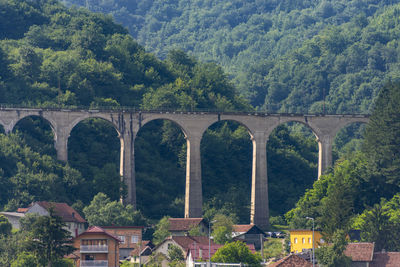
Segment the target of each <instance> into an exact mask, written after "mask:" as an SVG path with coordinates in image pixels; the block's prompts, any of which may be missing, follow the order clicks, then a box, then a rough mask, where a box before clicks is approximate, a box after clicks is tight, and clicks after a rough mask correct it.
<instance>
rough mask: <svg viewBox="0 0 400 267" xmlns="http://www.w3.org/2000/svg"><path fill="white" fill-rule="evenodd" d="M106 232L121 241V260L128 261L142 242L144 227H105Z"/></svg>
mask: <svg viewBox="0 0 400 267" xmlns="http://www.w3.org/2000/svg"><path fill="white" fill-rule="evenodd" d="M102 228H103V229H104V230H106V231H107V232H108V233H110V234H112V235H113V236H116V237H118V239H119V240H121V242H120V244H119V259H120V260H124V259H127V258H128V257H129V256H130V254H131V252H132V251H133V250H134V249H135V248H137V247H138V246H139V245H140V244H141V242H142V230H143V226H103V227H102Z"/></svg>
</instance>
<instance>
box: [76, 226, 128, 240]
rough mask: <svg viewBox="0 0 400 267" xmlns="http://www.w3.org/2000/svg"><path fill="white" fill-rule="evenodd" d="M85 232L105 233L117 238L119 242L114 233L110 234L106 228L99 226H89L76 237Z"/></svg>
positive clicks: (116, 238)
mask: <svg viewBox="0 0 400 267" xmlns="http://www.w3.org/2000/svg"><path fill="white" fill-rule="evenodd" d="M85 234H105V235H108V236H109V237H111V238H113V239H115V240H117V241H118V242H121V240H120V239H119V238H118V237H116V236H115V235H112V234H110V233H109V232H107V231H106V230H104V229H103V228H101V227H100V226H90V227H89V228H88V229H87V230H86V231H85V232H83V233H81V234H80V235H78V236H77V237H80V236H82V235H85Z"/></svg>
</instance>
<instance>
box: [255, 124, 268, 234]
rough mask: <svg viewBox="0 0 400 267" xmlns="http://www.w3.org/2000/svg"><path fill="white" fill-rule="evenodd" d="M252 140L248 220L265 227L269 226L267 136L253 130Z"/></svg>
mask: <svg viewBox="0 0 400 267" xmlns="http://www.w3.org/2000/svg"><path fill="white" fill-rule="evenodd" d="M252 141H253V170H252V183H251V208H250V222H251V223H253V224H256V225H257V226H259V227H261V228H263V229H266V228H267V227H268V226H269V206H268V177H267V137H266V135H265V133H264V132H255V133H254V135H253V137H252Z"/></svg>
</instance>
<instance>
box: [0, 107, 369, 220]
mask: <svg viewBox="0 0 400 267" xmlns="http://www.w3.org/2000/svg"><path fill="white" fill-rule="evenodd" d="M28 116H39V117H42V118H44V119H45V120H47V121H48V122H49V123H50V125H51V128H52V130H53V133H54V145H55V148H56V150H57V158H58V159H59V160H61V161H64V162H66V161H67V160H68V149H67V145H68V138H69V135H70V133H71V131H72V129H73V128H74V127H75V126H76V125H77V124H78V123H79V122H81V121H83V120H85V119H88V118H102V119H104V120H106V121H109V122H110V123H111V124H112V125H113V126H114V127H115V129H116V130H117V132H118V134H119V138H120V141H121V156H120V157H121V158H120V174H121V176H122V177H123V179H124V182H125V184H126V185H127V188H128V194H127V197H126V198H125V199H124V202H125V203H130V204H132V205H133V206H134V207H135V208H136V182H135V161H134V142H135V137H136V134H137V133H138V131H139V129H140V128H141V127H142V126H143V125H145V124H146V123H148V122H150V121H153V120H157V119H164V120H170V121H172V122H175V123H176V124H177V125H178V126H179V127H180V128H181V130H182V132H183V133H184V135H185V137H186V141H187V162H186V189H185V217H201V216H202V181H201V158H200V142H201V139H202V136H203V134H204V132H205V131H206V130H207V129H208V127H209V126H211V125H212V124H214V123H215V122H218V121H222V120H229V121H235V122H238V123H240V124H241V125H243V126H244V127H246V128H247V130H248V132H249V134H250V136H251V140H252V144H253V156H252V157H253V158H252V185H251V209H250V210H251V212H250V221H251V223H254V224H257V225H259V226H260V227H263V228H264V227H267V226H268V220H269V207H268V177H267V151H266V144H267V141H268V138H269V136H270V134H271V133H272V131H273V130H274V129H275V128H276V127H277V126H279V125H280V124H283V123H287V122H300V123H303V124H304V125H307V126H308V127H309V128H310V129H311V130H312V131H313V133H314V134H315V136H316V138H317V142H318V145H319V160H318V177H319V176H320V175H321V174H323V173H324V171H325V170H326V169H327V168H328V167H330V166H331V165H332V143H333V140H334V137H335V136H336V134H337V133H338V132H339V130H340V129H342V128H343V127H345V126H347V125H348V124H351V123H360V122H361V123H368V121H369V117H368V115H310V114H269V113H260V112H257V113H256V112H253V113H226V112H222V113H217V112H178V111H176V112H162V111H137V110H86V109H41V108H0V124H1V125H2V126H3V127H4V130H5V132H6V134H7V133H10V132H11V131H12V130H13V128H14V126H15V125H16V124H17V123H18V121H20V120H21V119H23V118H25V117H28Z"/></svg>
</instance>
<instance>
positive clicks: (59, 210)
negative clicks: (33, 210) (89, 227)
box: [36, 201, 86, 223]
mask: <svg viewBox="0 0 400 267" xmlns="http://www.w3.org/2000/svg"><path fill="white" fill-rule="evenodd" d="M36 203H37V204H38V205H40V206H41V207H43V208H45V209H46V210H49V209H50V207H53V208H54V212H55V213H56V215H58V216H60V217H61V218H62V219H63V221H64V222H79V223H85V222H86V221H85V219H83V218H82V217H81V215H80V214H79V213H78V212H77V211H76V210H74V209H73V208H72V207H70V206H69V205H68V204H67V203H57V202H47V201H39V202H36Z"/></svg>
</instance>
